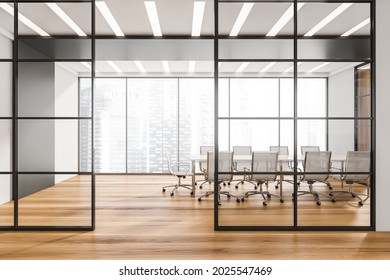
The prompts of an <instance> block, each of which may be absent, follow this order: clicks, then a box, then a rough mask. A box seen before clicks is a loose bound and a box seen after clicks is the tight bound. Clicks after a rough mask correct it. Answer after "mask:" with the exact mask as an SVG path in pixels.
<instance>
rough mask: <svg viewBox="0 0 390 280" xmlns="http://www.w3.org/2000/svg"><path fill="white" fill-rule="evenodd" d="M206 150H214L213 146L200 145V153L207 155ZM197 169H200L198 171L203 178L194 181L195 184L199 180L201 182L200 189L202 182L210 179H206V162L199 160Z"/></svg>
mask: <svg viewBox="0 0 390 280" xmlns="http://www.w3.org/2000/svg"><path fill="white" fill-rule="evenodd" d="M208 152H214V146H200V154H201V155H207V153H208ZM199 170H200V172H202V173H203V176H204V179H201V180H197V181H196V182H195V185H197V184H199V182H201V184H200V185H199V188H200V189H202V188H203V185H204V184H206V183H211V181H209V180H208V179H207V163H205V162H199Z"/></svg>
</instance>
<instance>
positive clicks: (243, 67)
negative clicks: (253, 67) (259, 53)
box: [236, 62, 249, 73]
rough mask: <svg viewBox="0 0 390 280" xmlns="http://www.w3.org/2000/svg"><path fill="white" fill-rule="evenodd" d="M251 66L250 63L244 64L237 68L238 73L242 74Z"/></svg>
mask: <svg viewBox="0 0 390 280" xmlns="http://www.w3.org/2000/svg"><path fill="white" fill-rule="evenodd" d="M248 65H249V62H243V63H241V65H240V66H239V67H238V68H237V70H236V73H242V72H243V71H244V70H245V69H246V68H247V67H248Z"/></svg>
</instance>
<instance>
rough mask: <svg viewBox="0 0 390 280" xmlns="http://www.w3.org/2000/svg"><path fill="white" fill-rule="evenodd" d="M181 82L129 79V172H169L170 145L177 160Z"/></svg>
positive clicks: (174, 80) (175, 80)
mask: <svg viewBox="0 0 390 280" xmlns="http://www.w3.org/2000/svg"><path fill="white" fill-rule="evenodd" d="M177 84H178V82H177V79H128V93H127V94H128V96H127V106H128V114H127V130H128V136H127V147H128V151H127V152H128V154H127V156H128V157H127V168H128V172H130V173H140V172H142V173H143V172H146V173H160V172H167V171H168V169H167V167H166V161H167V160H166V158H165V153H164V149H166V148H169V149H170V150H171V156H172V158H173V159H177V157H178V154H177V145H178V143H177V126H178V120H177V111H178V107H177V105H178V99H177V98H178V97H177V90H178V85H177Z"/></svg>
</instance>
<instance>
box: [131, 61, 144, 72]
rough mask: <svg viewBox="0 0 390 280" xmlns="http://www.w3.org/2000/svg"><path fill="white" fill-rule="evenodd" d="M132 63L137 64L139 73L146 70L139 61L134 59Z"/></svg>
mask: <svg viewBox="0 0 390 280" xmlns="http://www.w3.org/2000/svg"><path fill="white" fill-rule="evenodd" d="M134 64H135V66H137V68H138V70H139V71H140V72H141V73H145V72H146V70H145V68H144V66H143V65H142V63H141V61H138V60H136V61H134Z"/></svg>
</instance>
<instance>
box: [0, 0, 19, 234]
mask: <svg viewBox="0 0 390 280" xmlns="http://www.w3.org/2000/svg"><path fill="white" fill-rule="evenodd" d="M13 9H14V4H13V1H12V2H10V1H1V2H0V23H1V26H3V27H4V28H3V30H4V31H3V32H2V33H1V34H0V76H1V82H0V229H1V228H9V227H12V226H13V225H14V216H15V204H14V202H13V191H12V187H13V175H12V174H13V163H14V161H13V157H12V156H13V144H12V139H13V136H12V135H13V122H14V121H13V108H12V105H13V103H12V98H13V76H14V75H13V55H12V53H13V49H12V48H13V45H12V40H13V39H14V34H13V33H14V32H13V31H14V17H13V14H12V13H11V11H13Z"/></svg>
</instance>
